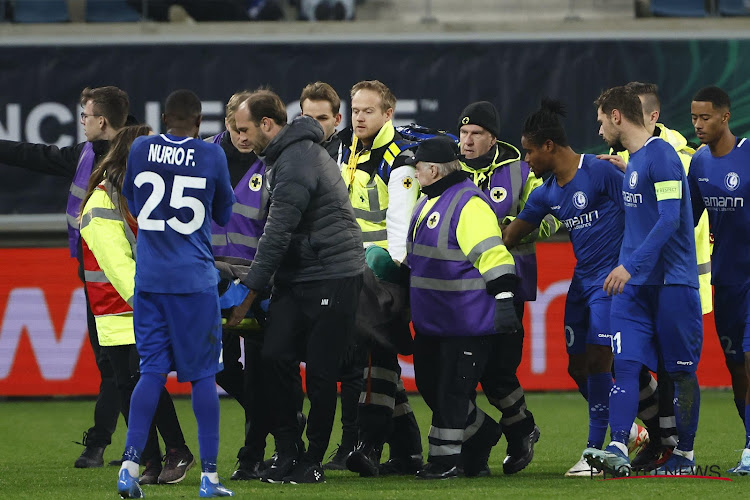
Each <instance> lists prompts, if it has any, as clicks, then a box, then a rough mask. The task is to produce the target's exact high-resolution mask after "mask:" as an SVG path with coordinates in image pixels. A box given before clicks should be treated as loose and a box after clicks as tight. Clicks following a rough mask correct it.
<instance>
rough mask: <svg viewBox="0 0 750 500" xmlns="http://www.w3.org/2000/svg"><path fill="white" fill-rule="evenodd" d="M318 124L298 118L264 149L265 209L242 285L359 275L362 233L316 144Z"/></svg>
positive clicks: (362, 261) (334, 172)
mask: <svg viewBox="0 0 750 500" xmlns="http://www.w3.org/2000/svg"><path fill="white" fill-rule="evenodd" d="M322 139H323V129H322V128H321V126H320V124H319V123H318V122H316V121H315V120H314V119H313V118H310V117H308V116H300V117H298V118H297V119H295V120H294V121H293V122H292V123H291V124H290V125H287V126H285V127H284V128H283V129H282V130H281V132H279V134H278V135H277V136H276V137H274V138H273V140H272V141H271V142H270V143H269V144H268V146H266V149H265V150H263V153H262V154H261V159H262V160H263V161H264V162H265V163H266V183H265V185H266V186H267V189H269V191H270V200H271V205H270V208H269V210H268V220H267V222H266V226H265V229H264V233H263V236H262V237H261V238H260V241H259V243H258V251H257V253H256V254H255V260H254V261H253V264H252V266H251V267H250V271H249V272H248V273H247V275H246V276H245V277H244V278H243V280H242V283H243V284H245V286H247V287H248V288H250V289H251V290H262V289H263V288H265V287H266V285H267V284H268V283H269V281H270V280H271V277H272V276H273V277H274V283H275V284H277V285H283V284H289V283H299V282H305V281H315V280H326V279H337V278H345V277H350V276H357V275H359V274H362V270H363V266H364V265H365V254H364V249H363V248H362V234H361V231H360V228H359V225H358V224H357V221H356V219H355V217H354V210H353V209H352V205H351V203H350V202H349V193H348V191H347V189H346V185H345V184H344V180H343V178H342V177H341V172H340V171H339V168H338V165H336V162H335V161H334V160H333V159H331V156H330V155H329V154H328V153H327V152H326V150H325V149H323V148H322V147H321V146H320V145H319V144H318V143H319V142H320V141H321V140H322Z"/></svg>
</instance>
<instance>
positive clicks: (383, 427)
mask: <svg viewBox="0 0 750 500" xmlns="http://www.w3.org/2000/svg"><path fill="white" fill-rule="evenodd" d="M367 354H368V357H367V360H366V365H365V368H364V380H363V386H362V393H361V394H360V396H359V405H358V408H357V412H358V413H357V419H358V426H359V439H360V441H362V442H364V443H368V444H371V445H374V446H376V447H381V446H382V445H383V444H384V443H386V442H388V444H389V447H390V458H395V457H408V456H411V455H421V454H422V439H421V434H420V432H419V425H418V424H417V420H416V418H415V417H414V412H413V411H412V409H411V406H410V405H409V399H408V397H407V395H406V391H405V390H404V384H403V382H402V381H401V366H400V365H399V364H398V354H397V353H396V351H394V350H393V349H392V348H388V347H384V346H382V345H380V344H377V343H374V342H373V343H371V345H370V346H369V351H368V353H367Z"/></svg>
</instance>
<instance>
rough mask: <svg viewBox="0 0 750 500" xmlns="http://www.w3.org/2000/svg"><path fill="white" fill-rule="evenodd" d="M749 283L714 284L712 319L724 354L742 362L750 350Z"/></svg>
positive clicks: (730, 358) (731, 359) (729, 358)
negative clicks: (745, 353) (734, 284)
mask: <svg viewBox="0 0 750 500" xmlns="http://www.w3.org/2000/svg"><path fill="white" fill-rule="evenodd" d="M749 292H750V283H747V284H744V285H737V286H714V319H715V320H716V333H717V334H718V335H719V341H720V342H721V347H722V348H723V349H724V356H726V358H727V359H728V360H730V361H735V362H737V363H743V362H744V360H745V357H744V354H743V353H744V352H750V293H749Z"/></svg>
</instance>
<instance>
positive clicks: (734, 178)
mask: <svg viewBox="0 0 750 500" xmlns="http://www.w3.org/2000/svg"><path fill="white" fill-rule="evenodd" d="M724 185H725V186H726V187H727V189H728V190H730V191H734V190H735V189H737V188H738V187H740V176H739V175H737V172H729V173H728V174H727V176H726V177H724Z"/></svg>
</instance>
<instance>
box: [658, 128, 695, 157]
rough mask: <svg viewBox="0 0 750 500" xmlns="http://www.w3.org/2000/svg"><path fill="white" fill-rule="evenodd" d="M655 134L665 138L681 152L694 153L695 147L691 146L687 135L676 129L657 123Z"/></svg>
mask: <svg viewBox="0 0 750 500" xmlns="http://www.w3.org/2000/svg"><path fill="white" fill-rule="evenodd" d="M654 136H656V137H659V138H661V139H664V140H665V141H666V142H668V143H669V144H670V146H672V147H673V148H674V149H675V151H677V152H679V153H686V154H689V155H692V154H693V153H695V149H693V148H691V147H690V145H689V144H688V141H687V139H685V136H684V135H682V134H681V133H679V132H678V131H676V130H672V129H669V128H667V127H665V126H664V125H663V124H661V123H657V124H656V128H655V129H654Z"/></svg>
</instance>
